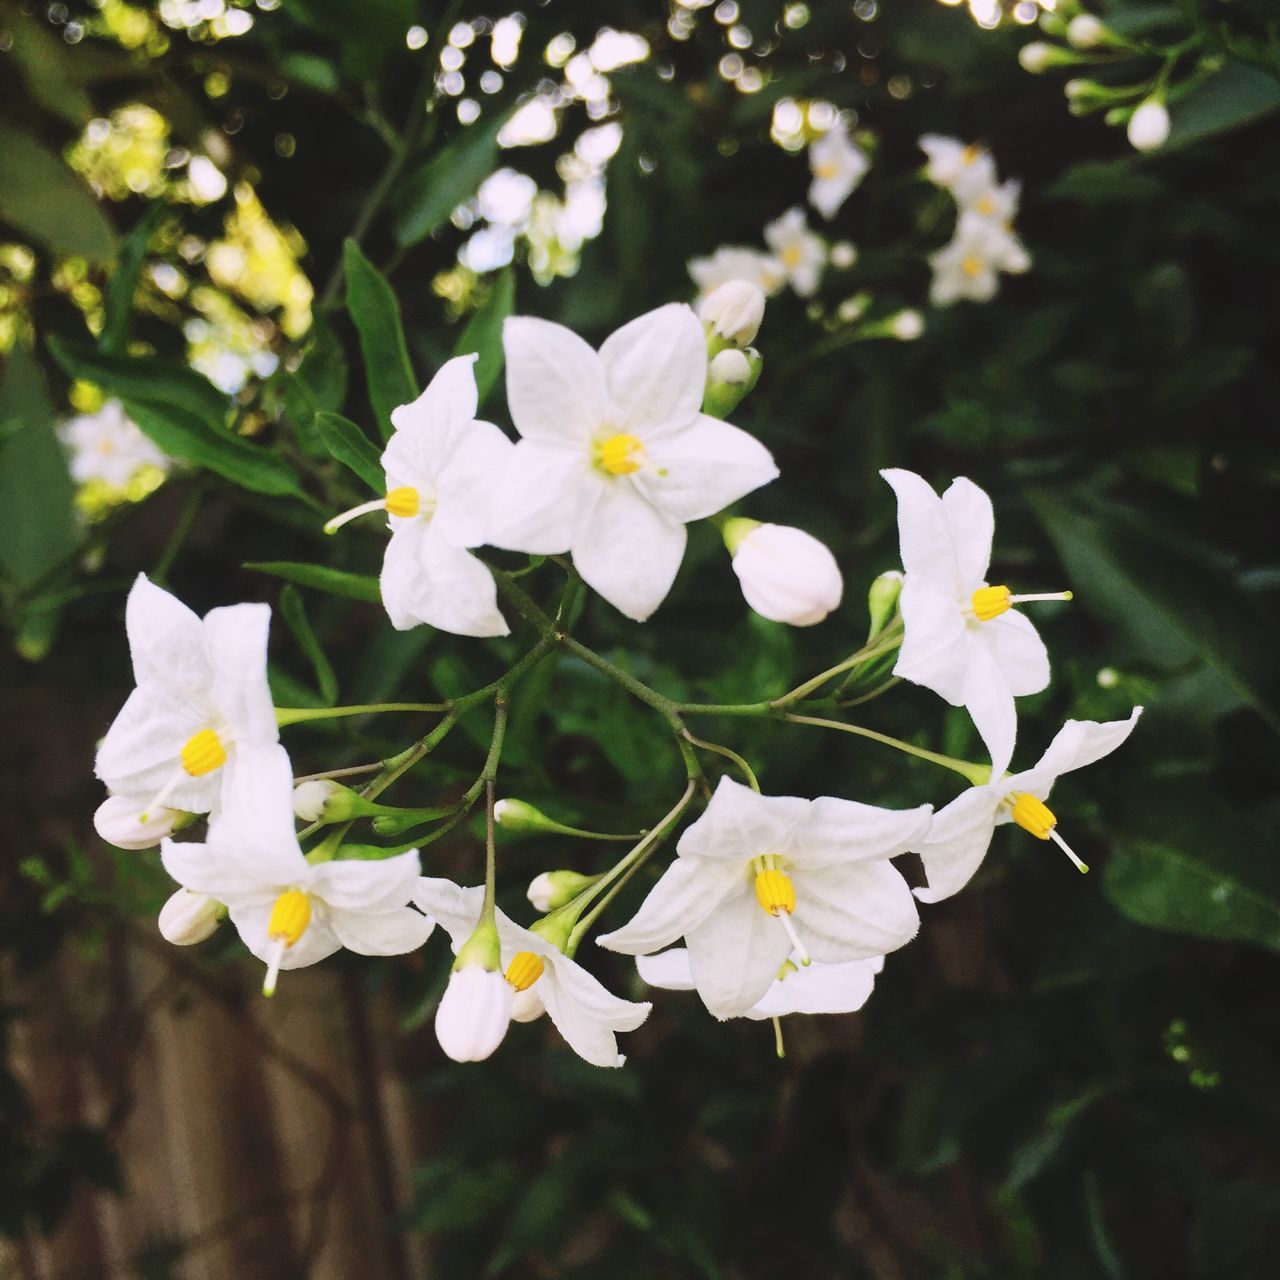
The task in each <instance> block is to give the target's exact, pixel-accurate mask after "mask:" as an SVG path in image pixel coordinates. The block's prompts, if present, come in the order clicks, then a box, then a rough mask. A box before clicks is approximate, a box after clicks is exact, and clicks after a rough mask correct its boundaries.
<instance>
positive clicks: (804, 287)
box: [764, 207, 827, 298]
mask: <svg viewBox="0 0 1280 1280" xmlns="http://www.w3.org/2000/svg"><path fill="white" fill-rule="evenodd" d="M764 238H765V243H766V244H767V245H768V246H769V248H770V249H772V250H773V254H774V256H775V257H776V258H777V260H778V261H779V262H780V263H781V264H782V270H783V273H784V275H785V277H786V281H787V283H788V284H789V285H790V286H791V287H792V288H793V289H794V290H795V291H796V293H798V294H799V295H800V297H802V298H811V297H813V295H814V294H815V293H817V291H818V285H819V283H820V282H821V280H822V272H823V269H824V268H825V267H826V265H827V242H826V241H825V240H824V239H823V238H822V237H821V236H820V235H818V234H817V232H815V231H810V230H809V225H808V223H807V222H806V221H805V216H804V210H803V209H801V208H798V207H797V208H794V209H788V210H787V211H786V213H784V214H783V215H782V217H780V218H777V219H775V220H774V221H773V222H771V223H769V225H768V226H767V227H765V229H764Z"/></svg>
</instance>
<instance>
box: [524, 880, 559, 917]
mask: <svg viewBox="0 0 1280 1280" xmlns="http://www.w3.org/2000/svg"><path fill="white" fill-rule="evenodd" d="M528 898H529V901H530V902H531V903H532V904H533V909H534V910H535V911H541V912H542V913H543V915H545V914H546V913H547V912H548V911H554V910H555V907H553V906H552V903H553V902H555V899H556V890H555V886H554V884H553V883H552V880H551V872H549V871H543V872H542V873H541V874H539V875H536V876H534V877H533V879H532V880H530V881H529V890H528Z"/></svg>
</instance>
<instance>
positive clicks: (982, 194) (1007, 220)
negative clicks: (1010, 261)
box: [963, 178, 1022, 271]
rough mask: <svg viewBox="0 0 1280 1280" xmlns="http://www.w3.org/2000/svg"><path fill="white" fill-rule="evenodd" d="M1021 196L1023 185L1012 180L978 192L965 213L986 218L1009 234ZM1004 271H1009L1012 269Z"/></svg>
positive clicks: (965, 207)
mask: <svg viewBox="0 0 1280 1280" xmlns="http://www.w3.org/2000/svg"><path fill="white" fill-rule="evenodd" d="M1021 196H1022V183H1020V182H1017V181H1015V180H1014V179H1012V178H1010V179H1009V181H1008V182H1001V183H999V184H998V185H996V184H993V185H991V186H990V187H987V188H986V189H985V190H983V191H978V192H976V193H975V194H974V195H973V197H972V199H970V200H968V201H967V202H966V203H965V205H964V206H963V208H964V212H965V213H972V214H976V215H979V216H981V217H983V218H986V219H988V221H990V222H993V223H995V225H996V226H998V227H1000V228H1001V229H1002V230H1003V231H1004V232H1005V233H1006V234H1009V233H1010V224H1011V223H1012V222H1013V218H1014V215H1015V214H1016V213H1017V212H1018V201H1019V199H1020V198H1021ZM1004 269H1005V270H1006V271H1008V270H1011V269H1012V268H1009V267H1006V268H1004Z"/></svg>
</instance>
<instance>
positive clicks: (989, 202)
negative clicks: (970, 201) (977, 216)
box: [975, 196, 996, 215]
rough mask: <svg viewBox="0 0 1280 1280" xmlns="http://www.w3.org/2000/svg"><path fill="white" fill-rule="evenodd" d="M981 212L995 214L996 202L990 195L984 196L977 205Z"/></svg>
mask: <svg viewBox="0 0 1280 1280" xmlns="http://www.w3.org/2000/svg"><path fill="white" fill-rule="evenodd" d="M975 207H976V208H977V210H978V212H979V213H985V214H988V215H990V214H993V213H995V211H996V202H995V201H994V200H993V199H992V198H991V197H990V196H983V197H982V199H981V200H979V201H978V203H977V205H976V206H975Z"/></svg>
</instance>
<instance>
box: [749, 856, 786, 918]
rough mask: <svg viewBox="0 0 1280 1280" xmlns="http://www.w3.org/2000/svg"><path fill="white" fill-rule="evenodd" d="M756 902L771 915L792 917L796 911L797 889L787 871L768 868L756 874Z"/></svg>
mask: <svg viewBox="0 0 1280 1280" xmlns="http://www.w3.org/2000/svg"><path fill="white" fill-rule="evenodd" d="M756 901H757V902H759V904H760V905H761V906H762V907H763V908H764V909H765V910H766V911H767V912H768V913H769V914H770V915H771V916H776V915H777V914H778V912H779V911H785V912H786V913H787V915H790V914H791V913H792V912H793V911H794V910H795V909H796V887H795V885H793V884H792V883H791V877H790V876H789V875H787V874H786V872H785V871H778V870H776V869H775V868H773V867H766V868H764V870H763V871H757V872H756Z"/></svg>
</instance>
